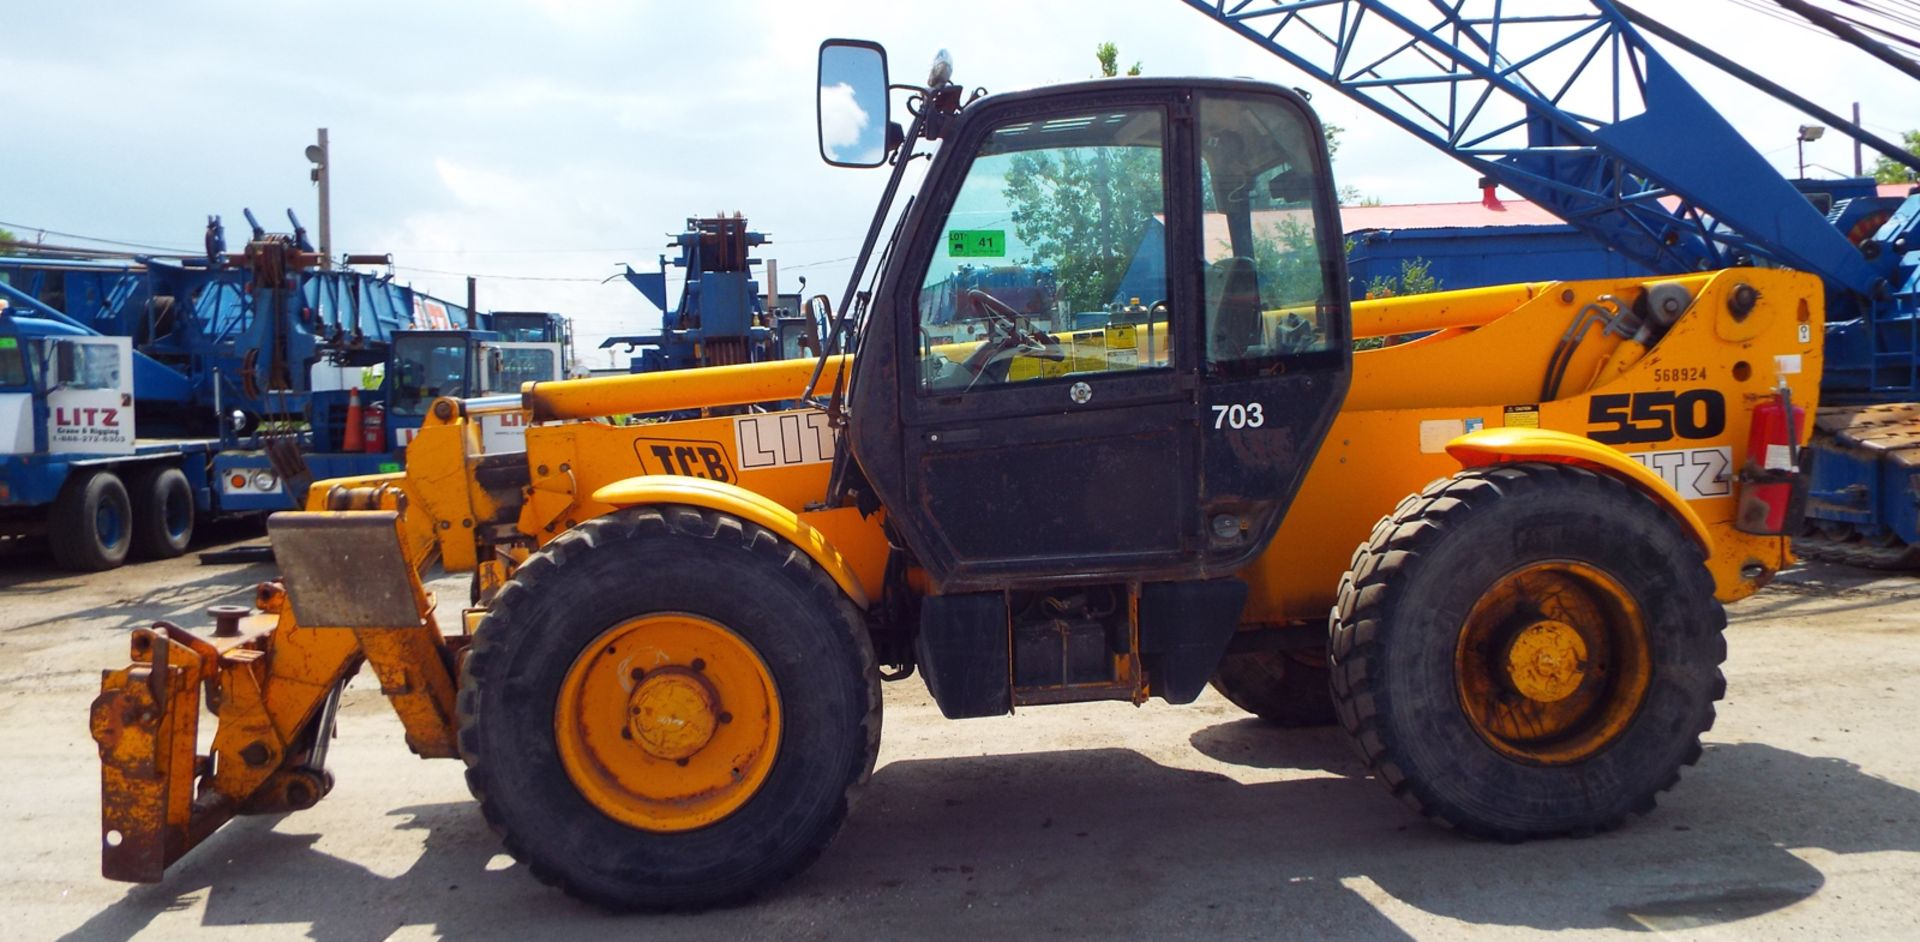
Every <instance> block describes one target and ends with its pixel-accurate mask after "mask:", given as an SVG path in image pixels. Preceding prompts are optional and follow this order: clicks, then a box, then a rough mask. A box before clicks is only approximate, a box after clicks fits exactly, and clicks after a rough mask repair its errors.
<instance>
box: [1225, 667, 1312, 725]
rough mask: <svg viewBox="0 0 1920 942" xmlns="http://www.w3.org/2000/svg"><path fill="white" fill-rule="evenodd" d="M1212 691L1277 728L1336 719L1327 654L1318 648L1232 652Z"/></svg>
mask: <svg viewBox="0 0 1920 942" xmlns="http://www.w3.org/2000/svg"><path fill="white" fill-rule="evenodd" d="M1306 655H1313V656H1312V657H1311V658H1309V657H1307V656H1306ZM1213 689H1215V690H1218V691H1219V692H1220V695H1221V696H1223V697H1226V698H1227V699H1228V700H1229V701H1231V702H1232V703H1233V705H1234V706H1237V707H1239V708H1240V709H1242V710H1245V711H1247V712H1248V713H1251V714H1253V715H1254V716H1257V717H1259V718H1261V719H1263V720H1265V721H1267V722H1269V723H1272V724H1274V725H1275V726H1287V727H1309V726H1330V725H1332V724H1333V723H1334V721H1335V717H1334V713H1333V694H1332V693H1331V692H1330V691H1329V690H1328V689H1327V662H1326V653H1325V652H1324V651H1321V650H1318V649H1316V650H1314V651H1309V652H1292V651H1252V652H1248V653H1246V654H1229V655H1227V656H1226V657H1224V658H1221V659H1220V669H1219V670H1217V671H1215V672H1214V675H1213Z"/></svg>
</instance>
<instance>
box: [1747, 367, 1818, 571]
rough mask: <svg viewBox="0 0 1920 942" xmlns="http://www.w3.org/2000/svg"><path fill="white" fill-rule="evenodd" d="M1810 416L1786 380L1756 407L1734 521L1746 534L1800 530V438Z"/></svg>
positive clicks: (1802, 484)
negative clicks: (1801, 430) (1798, 402)
mask: <svg viewBox="0 0 1920 942" xmlns="http://www.w3.org/2000/svg"><path fill="white" fill-rule="evenodd" d="M1805 415H1806V410H1805V409H1801V408H1799V407H1797V406H1795V405H1794V404H1793V393H1792V392H1791V391H1790V390H1788V389H1787V384H1786V381H1785V380H1784V379H1783V380H1781V382H1780V388H1779V390H1778V392H1777V394H1776V395H1775V396H1774V397H1773V398H1771V399H1768V400H1766V401H1764V402H1762V403H1760V404H1759V405H1758V406H1755V407H1754V409H1753V421H1752V424H1751V425H1749V426H1748V430H1747V460H1746V464H1745V465H1744V466H1743V467H1742V468H1741V471H1740V512H1739V516H1738V517H1737V518H1736V519H1735V521H1734V526H1735V527H1737V528H1738V529H1739V530H1741V531H1742V532H1746V533H1754V534H1760V535H1766V536H1782V535H1787V534H1790V533H1792V532H1793V531H1794V530H1797V529H1799V526H1800V518H1801V517H1802V515H1803V514H1804V507H1803V504H1804V501H1805V497H1806V480H1805V476H1804V475H1802V474H1801V473H1800V437H1799V429H1800V422H1801V420H1802V419H1803V418H1804V417H1805Z"/></svg>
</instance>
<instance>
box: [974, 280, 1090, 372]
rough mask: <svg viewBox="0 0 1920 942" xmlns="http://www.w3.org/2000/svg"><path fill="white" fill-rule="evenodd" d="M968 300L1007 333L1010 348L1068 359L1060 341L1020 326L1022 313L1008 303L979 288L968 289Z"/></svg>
mask: <svg viewBox="0 0 1920 942" xmlns="http://www.w3.org/2000/svg"><path fill="white" fill-rule="evenodd" d="M967 300H969V301H972V302H973V306H974V309H975V310H978V311H982V312H984V313H985V314H986V315H987V322H988V323H989V324H991V325H993V326H995V327H998V328H1000V329H1001V330H1004V331H1006V333H1007V339H1008V340H1009V341H1011V343H1010V344H1009V346H1011V347H1013V348H1015V349H1019V350H1021V351H1022V352H1024V353H1026V354H1027V355H1029V356H1036V357H1040V358H1042V359H1047V360H1064V359H1066V358H1067V354H1066V351H1064V350H1061V349H1060V342H1059V341H1057V340H1055V339H1053V337H1051V336H1049V335H1048V334H1047V333H1045V332H1044V331H1043V332H1040V333H1038V334H1036V333H1034V332H1033V331H1029V330H1027V329H1026V328H1024V327H1022V326H1020V312H1019V311H1016V310H1014V309H1013V306H1012V305H1010V304H1008V303H1007V302H1005V301H1002V300H1000V299H999V298H996V297H994V296H993V295H990V294H988V293H986V292H985V291H982V290H980V289H979V288H969V289H967Z"/></svg>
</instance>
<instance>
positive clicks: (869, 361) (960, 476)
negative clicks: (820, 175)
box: [820, 40, 1352, 595]
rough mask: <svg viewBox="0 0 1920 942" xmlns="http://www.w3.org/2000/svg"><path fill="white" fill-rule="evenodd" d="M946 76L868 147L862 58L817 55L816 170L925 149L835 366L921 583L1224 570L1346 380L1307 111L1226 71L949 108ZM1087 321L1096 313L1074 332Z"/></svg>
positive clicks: (866, 464) (858, 436)
mask: <svg viewBox="0 0 1920 942" xmlns="http://www.w3.org/2000/svg"><path fill="white" fill-rule="evenodd" d="M943 67H944V68H945V69H946V70H948V71H949V72H950V69H951V66H950V64H947V65H944V66H942V65H936V70H935V74H934V76H932V79H931V82H930V85H931V88H930V89H929V90H928V92H927V93H926V95H925V97H924V98H923V99H922V100H921V102H920V105H919V109H918V111H917V113H916V116H915V120H914V126H913V130H912V131H909V132H906V133H904V134H902V135H889V137H890V138H891V139H892V140H889V141H888V142H887V143H888V146H883V145H882V143H881V141H882V138H881V137H880V136H879V135H878V134H877V133H876V134H872V135H868V136H867V137H864V138H863V137H861V136H860V135H858V134H853V133H851V132H850V131H848V130H847V129H850V128H868V127H875V126H879V127H884V126H885V125H886V121H885V116H886V114H887V110H886V106H887V100H886V91H885V89H886V87H887V81H886V78H885V69H886V67H885V56H884V52H882V51H880V50H879V48H878V47H877V46H872V45H871V44H860V43H843V42H842V41H838V40H835V41H829V43H827V44H826V46H824V47H823V49H822V56H821V98H820V113H821V131H822V135H821V144H822V153H823V155H824V156H826V157H827V158H828V160H829V162H833V163H839V164H842V165H878V164H879V163H882V162H884V161H886V160H888V159H889V158H891V160H892V161H893V162H894V164H895V167H896V180H897V177H898V168H899V167H900V166H901V165H904V164H906V163H908V159H907V156H906V155H907V154H908V153H909V152H910V151H911V149H912V148H913V147H914V146H915V145H916V144H917V143H918V141H920V140H934V139H937V140H940V141H941V146H940V147H939V150H938V153H937V154H936V155H935V156H934V157H933V160H932V164H931V166H930V167H929V168H928V169H927V171H926V179H925V182H924V183H923V184H922V186H921V190H920V195H919V197H918V198H917V199H915V201H914V202H913V204H912V205H911V207H910V208H909V209H908V211H907V213H906V216H905V218H904V220H903V221H902V223H901V225H900V228H899V230H898V234H897V235H896V236H895V239H896V242H895V244H894V245H892V246H891V247H890V248H889V249H888V250H887V254H886V255H885V256H883V257H885V258H886V259H887V260H888V261H887V264H886V267H885V269H884V270H883V271H882V272H881V274H880V276H879V283H878V290H877V291H876V292H875V293H874V295H873V300H872V306H871V309H870V310H869V311H868V313H867V316H866V319H865V322H864V326H863V328H862V331H861V334H860V341H859V342H860V347H859V355H858V356H857V357H856V358H855V361H854V366H853V368H852V382H851V384H850V389H849V392H848V394H847V400H846V401H847V410H848V413H849V416H850V422H849V431H848V435H849V440H850V444H851V446H852V449H851V450H852V452H853V454H854V456H855V458H856V459H857V461H858V464H859V469H860V471H861V472H862V473H863V474H864V477H865V486H867V487H870V489H871V491H872V492H873V493H874V494H875V495H877V496H878V497H879V498H880V502H881V503H883V504H884V505H885V506H886V507H887V508H888V520H889V523H890V525H891V526H893V527H894V528H895V529H896V530H897V531H898V532H899V535H900V537H901V538H902V539H903V540H904V542H905V543H906V545H907V546H908V547H910V548H911V549H912V551H913V553H914V556H915V557H916V559H917V560H918V561H919V562H920V563H921V564H922V565H924V566H925V567H926V569H927V570H928V573H929V575H930V576H932V579H933V585H934V586H935V587H936V590H937V594H943V595H944V594H950V593H956V592H968V591H982V590H1001V589H1006V588H1009V587H1013V588H1019V587H1027V588H1043V587H1055V586H1061V585H1071V584H1087V583H1114V582H1121V581H1133V580H1151V581H1167V582H1193V581H1198V580H1208V579H1216V578H1218V577H1222V576H1229V575H1231V574H1233V573H1234V572H1235V571H1237V570H1238V569H1239V568H1240V567H1241V566H1243V565H1245V564H1246V563H1247V562H1249V561H1250V560H1251V559H1252V558H1253V557H1254V556H1255V555H1256V554H1257V553H1258V552H1259V551H1260V550H1261V549H1262V548H1263V547H1265V546H1266V544H1267V542H1268V541H1269V540H1270V539H1271V537H1272V535H1273V533H1274V531H1275V529H1276V528H1277V526H1278V524H1279V522H1280V519H1281V517H1282V515H1283V514H1284V513H1285V510H1286V507H1287V504H1288V502H1289V500H1290V499H1291V498H1292V496H1293V494H1294V493H1295V491H1296V490H1297V489H1298V487H1299V485H1300V483H1301V480H1302V478H1303V477H1304V475H1305V472H1306V470H1307V467H1308V465H1309V464H1310V462H1311V460H1312V458H1313V456H1314V453H1315V451H1316V450H1317V449H1318V448H1319V446H1320V442H1321V440H1322V438H1323V437H1324V436H1325V434H1326V432H1327V429H1328V428H1329V427H1330V425H1331V424H1332V421H1333V418H1334V415H1335V413H1336V412H1337V411H1338V410H1339V408H1340V404H1341V401H1342V399H1343V398H1344V396H1345V393H1346V389H1347V383H1348V376H1349V372H1350V369H1351V356H1352V355H1351V343H1350V341H1349V310H1348V306H1347V296H1346V292H1345V290H1344V286H1345V284H1346V270H1345V258H1344V253H1343V251H1342V246H1343V242H1342V238H1341V228H1340V221H1339V216H1338V209H1337V207H1336V202H1335V197H1334V190H1333V185H1332V177H1331V174H1330V172H1329V170H1328V166H1327V156H1326V145H1325V139H1324V135H1323V133H1322V131H1321V126H1320V122H1319V121H1318V120H1317V119H1316V118H1315V116H1314V115H1313V113H1312V111H1311V110H1310V109H1309V108H1308V107H1307V104H1306V102H1305V100H1304V99H1303V98H1302V97H1301V96H1300V95H1298V94H1296V93H1294V92H1292V91H1289V90H1286V89H1283V88H1279V87H1276V86H1272V85H1267V84H1263V83H1257V82H1250V81H1219V80H1193V79H1185V80H1174V79H1136V78H1127V79H1103V80H1097V81H1092V82H1083V83H1078V84H1073V85H1067V86H1060V87H1055V88H1049V89H1045V90H1042V91H1035V92H1022V93H1014V94H1007V95H993V96H988V97H984V98H981V99H979V100H978V101H974V102H968V103H965V104H962V103H961V96H960V94H959V92H960V90H959V88H958V87H957V86H955V85H953V84H951V82H950V79H949V76H948V75H946V74H943V73H942V72H941V69H942V68H943ZM856 118H858V119H860V120H855V119H856ZM893 140H903V141H904V143H902V144H901V145H900V146H898V147H893V146H890V145H891V144H892V142H893ZM884 211H885V207H884V206H883V207H882V212H884ZM982 264H987V265H1001V266H1028V267H1045V268H1048V269H1051V271H1052V272H1053V273H1054V278H1055V285H1054V287H1053V294H1052V296H1051V297H1046V298H1039V297H1036V296H1035V295H1034V294H1033V293H1032V292H1028V293H1026V296H1025V297H1021V298H1017V299H1016V298H1014V297H1011V296H1009V297H998V296H996V295H995V293H994V291H993V290H992V289H991V288H987V289H980V288H975V289H969V290H966V291H950V290H947V291H937V290H934V289H935V288H936V287H938V286H941V285H945V284H949V283H951V280H952V279H953V276H954V275H955V273H956V272H957V271H959V269H960V268H961V267H962V266H969V265H982ZM1087 311H1106V312H1108V314H1109V315H1110V316H1109V317H1108V318H1107V323H1106V325H1105V326H1101V327H1097V328H1094V329H1085V328H1082V327H1080V326H1079V323H1080V319H1078V318H1076V317H1075V315H1076V314H1077V313H1079V312H1087Z"/></svg>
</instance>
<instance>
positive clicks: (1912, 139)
mask: <svg viewBox="0 0 1920 942" xmlns="http://www.w3.org/2000/svg"><path fill="white" fill-rule="evenodd" d="M1900 143H1902V144H1904V145H1906V148H1907V152H1908V153H1911V154H1913V155H1914V156H1916V157H1920V131H1908V132H1906V133H1905V134H1902V135H1900ZM1873 179H1874V180H1875V181H1876V182H1879V183H1920V172H1916V171H1915V170H1914V169H1913V168H1912V167H1909V166H1907V165H1906V164H1903V163H1901V162H1899V161H1897V160H1894V159H1893V158H1891V157H1880V158H1878V159H1876V160H1874V162H1873Z"/></svg>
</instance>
